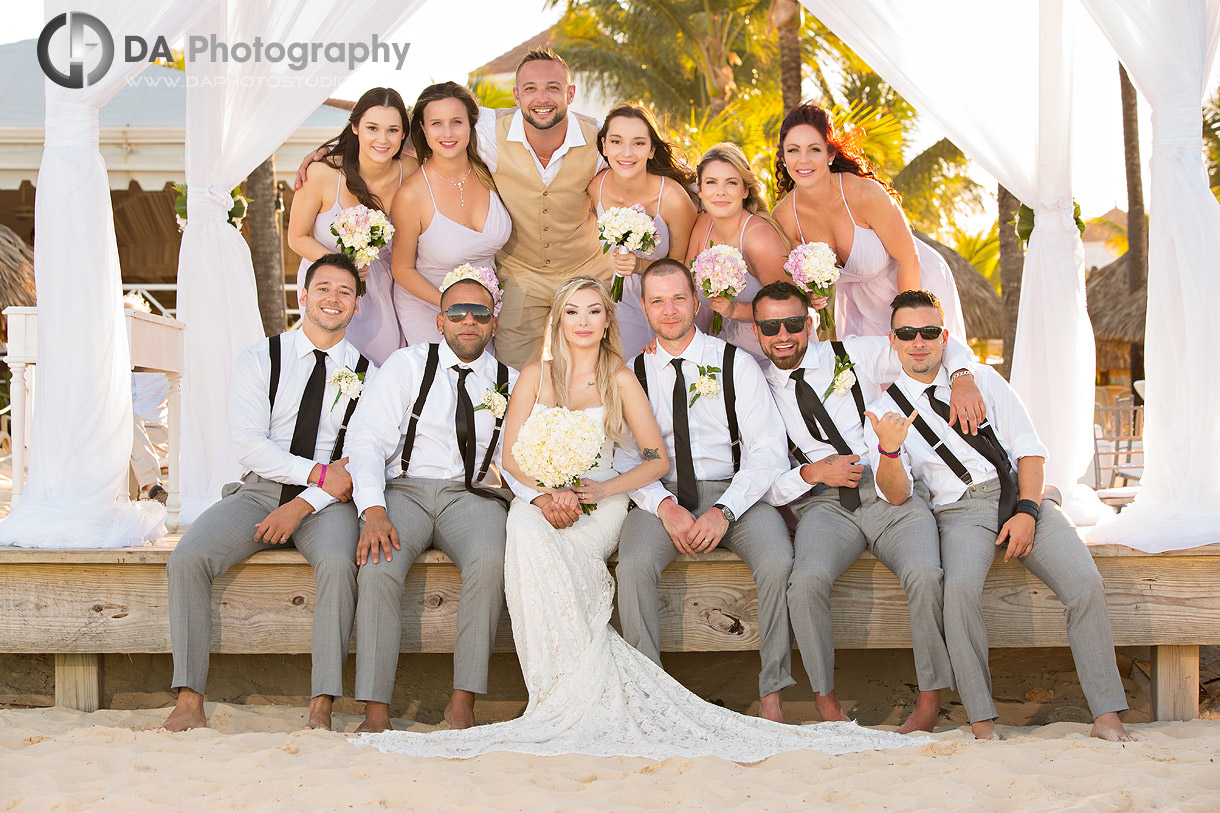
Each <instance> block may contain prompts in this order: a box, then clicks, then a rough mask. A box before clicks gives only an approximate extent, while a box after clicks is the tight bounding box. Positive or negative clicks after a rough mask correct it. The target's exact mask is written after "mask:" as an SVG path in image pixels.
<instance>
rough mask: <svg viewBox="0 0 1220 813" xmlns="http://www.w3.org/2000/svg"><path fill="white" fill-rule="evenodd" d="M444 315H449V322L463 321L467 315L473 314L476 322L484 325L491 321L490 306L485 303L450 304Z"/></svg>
mask: <svg viewBox="0 0 1220 813" xmlns="http://www.w3.org/2000/svg"><path fill="white" fill-rule="evenodd" d="M445 316H447V317H449V321H450V322H463V321H465V320H466V317H467V316H473V317H474V320H475V321H476V322H478V323H479V324H480V325H485V324H487V323H488V322H490V321H491V308H489V307H487V306H486V305H475V304H472V303H469V302H461V303H458V304H455V305H450V306H449V308H448V309H447V310H446V311H445Z"/></svg>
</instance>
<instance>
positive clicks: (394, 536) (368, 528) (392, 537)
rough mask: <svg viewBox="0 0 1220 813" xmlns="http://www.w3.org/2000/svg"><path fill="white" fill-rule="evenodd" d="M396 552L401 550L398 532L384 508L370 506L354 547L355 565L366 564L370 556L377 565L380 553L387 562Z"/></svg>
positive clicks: (365, 512)
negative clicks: (358, 539)
mask: <svg viewBox="0 0 1220 813" xmlns="http://www.w3.org/2000/svg"><path fill="white" fill-rule="evenodd" d="M327 479H328V480H329V478H327ZM396 550H402V548H401V547H400V546H399V544H398V531H396V530H395V529H394V524H393V523H392V522H390V517H389V516H388V515H387V514H386V512H385V508H383V507H381V506H380V505H370V506H369V507H368V508H366V509H365V511H364V528H362V529H361V531H360V542H359V543H358V544H357V545H356V564H358V565H363V564H366V563H367V562H368V561H369V555H370V554H372V559H373V564H377V562H378V561H379V557H380V555H381V554H382V553H384V554H385V560H386V561H387V562H388V561H390V560H392V559H393V558H394V553H393V552H394V551H396Z"/></svg>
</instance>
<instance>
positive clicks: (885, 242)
mask: <svg viewBox="0 0 1220 813" xmlns="http://www.w3.org/2000/svg"><path fill="white" fill-rule="evenodd" d="M775 177H776V181H777V186H778V187H779V191H780V193H781V194H786V197H784V198H783V200H781V201H780V202H779V203H777V204H776V205H775V219H776V220H777V221H779V223H780V225H781V226H782V227H783V229H784V232H785V234H786V235H787V236H788V239H789V240H791V241H792V242H793V243H809V242H823V243H826V244H827V245H829V246H830V247H831V248H832V249H834V251H835V253H836V254H837V255H838V257H839V262H840V264H841V265H842V270H841V275H840V277H839V281H838V283H836V285H835V328H836V331H837V333H838V335H839V338H843V337H844V336H850V335H853V334H854V335H857V336H884V335H886V334H888V333H889V332H890V313H891V309H890V302H891V301H892V300H893V299H894V297H895V296H897V295H898V292H899V291H908V290H915V289H920V288H923V289H925V290H929V291H931V292H932V293H934V294H936V296H937V297H938V298H939V299H940V301H941V304H942V305H943V306H944V308H945V326H946V327H948V328H949V332H950V333H951V334H953V335H954V336H955V337H957V338H958V339H960V340H961V341H963V342H964V341H966V328H965V322H964V321H963V319H962V307H961V303H960V302H959V300H958V295H957V284H956V283H955V282H954V280H953V274H952V272H951V271H950V270H949V265H948V264H947V263H946V262H945V260H944V258H943V257H941V256H940V254H939V253H937V251H936V250H935V249H934V248H932V247H931V246H929V245H928V244H927V243H924V242H923V241H921V240H916V239H915V237H914V235H912V234H911V227H910V226H909V225H908V224H907V220H906V216H905V215H904V214H903V212H902V206H901V205H900V202H899V198H898V194H897V193H896V192H895V191H894V190H893V188H892V187H890V186H889V185H887V184H885V183H883V182H882V181H881V180H880V179H879V178H877V176H876V174H875V173H874V172H873V171H872V170H871V169H869V168H868V167H867V166H866V165H865V162H864V159H863V158H862V157H861V156H860V155H859V154H858V153H857V152H855V151H854V150H852V149H851V148H850V147H848V146H847V145H845V144H843V143H842V142H840V141H839V140H838V139H837V138H836V137H835V132H834V125H833V123H832V122H831V120H830V116H829V115H828V114H827V112H826V111H825V110H824V109H823V108H821V107H818V106H816V105H812V104H800V105H797V106H796V107H794V108H792V110H791V111H790V112H789V113H788V115H787V116H786V117H785V118H784V121H783V123H782V124H781V125H780V130H779V148H778V150H777V152H776V157H775Z"/></svg>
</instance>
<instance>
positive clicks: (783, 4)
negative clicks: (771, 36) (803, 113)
mask: <svg viewBox="0 0 1220 813" xmlns="http://www.w3.org/2000/svg"><path fill="white" fill-rule="evenodd" d="M802 17H803V14H802V9H801V4H800V3H798V2H797V1H796V0H771V8H770V11H769V12H768V13H767V18H768V22H769V25H770V27H772V28H774V29H775V34H776V43H777V44H778V45H779V84H780V88H781V89H782V90H783V96H784V110H791V109H792V108H794V107H796V106H797V105H798V104H800V102H801V98H802V95H801V22H802Z"/></svg>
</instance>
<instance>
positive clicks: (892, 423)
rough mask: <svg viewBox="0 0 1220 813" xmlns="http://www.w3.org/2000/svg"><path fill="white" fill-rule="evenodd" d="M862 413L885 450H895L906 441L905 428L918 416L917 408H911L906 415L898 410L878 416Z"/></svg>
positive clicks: (908, 427) (909, 426)
mask: <svg viewBox="0 0 1220 813" xmlns="http://www.w3.org/2000/svg"><path fill="white" fill-rule="evenodd" d="M864 414H865V415H866V416H868V421H869V423H871V424H872V425H873V432H875V433H876V434H877V442H878V443H880V444H881V448H882V449H884V450H885V451H887V452H896V451H898V449H899V447H901V446H902V444H903V443H905V442H906V439H907V430H908V429H910V428H911V424H913V423H915V419H916V418H918V417H919V410H918V409H913V410H911V414H910V415H906V416H904V415H903V414H902V413H900V412H887V413H885V414H884V415H882V416H881V417H880V418H878V417H877V416H876V415H874V414H873V413H871V412H865V413H864Z"/></svg>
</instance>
